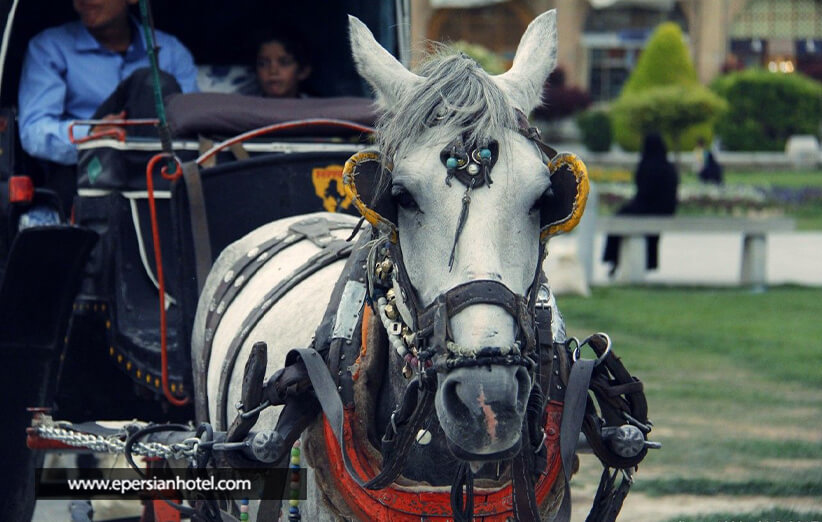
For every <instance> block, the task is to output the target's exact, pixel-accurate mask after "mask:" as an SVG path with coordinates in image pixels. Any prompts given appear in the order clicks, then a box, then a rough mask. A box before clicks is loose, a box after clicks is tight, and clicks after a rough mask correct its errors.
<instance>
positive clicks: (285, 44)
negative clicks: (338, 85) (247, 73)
mask: <svg viewBox="0 0 822 522" xmlns="http://www.w3.org/2000/svg"><path fill="white" fill-rule="evenodd" d="M259 41H260V44H259V45H258V46H257V62H256V69H257V81H258V83H259V85H260V91H261V94H262V95H263V96H265V97H266V98H301V97H305V96H306V95H305V93H303V92H302V91H301V89H300V83H302V82H303V81H304V80H306V79H307V78H308V77H309V76H310V75H311V60H310V56H309V54H308V49H307V48H306V46H305V45H304V44H303V43H302V42H301V41H299V40H298V39H297V38H296V37H294V36H293V35H290V34H288V33H285V32H283V33H278V34H276V35H271V36H268V37H265V38H261V39H260V40H259Z"/></svg>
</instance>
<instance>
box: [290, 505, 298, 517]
mask: <svg viewBox="0 0 822 522" xmlns="http://www.w3.org/2000/svg"><path fill="white" fill-rule="evenodd" d="M288 512H289V513H291V514H293V515H296V514H298V513H299V512H300V508H298V507H297V506H292V507H291V508H289V510H288Z"/></svg>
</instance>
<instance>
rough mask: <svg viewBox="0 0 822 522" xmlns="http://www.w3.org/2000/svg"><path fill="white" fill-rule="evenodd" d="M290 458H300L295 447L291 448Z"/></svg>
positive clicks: (298, 450)
mask: <svg viewBox="0 0 822 522" xmlns="http://www.w3.org/2000/svg"><path fill="white" fill-rule="evenodd" d="M291 456H292V457H299V456H300V448H298V447H296V446H295V447H293V448H291Z"/></svg>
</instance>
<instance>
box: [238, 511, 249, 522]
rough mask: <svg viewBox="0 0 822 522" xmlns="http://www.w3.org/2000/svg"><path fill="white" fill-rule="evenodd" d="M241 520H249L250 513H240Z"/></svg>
mask: <svg viewBox="0 0 822 522" xmlns="http://www.w3.org/2000/svg"><path fill="white" fill-rule="evenodd" d="M240 520H242V521H243V522H245V521H246V520H248V513H240Z"/></svg>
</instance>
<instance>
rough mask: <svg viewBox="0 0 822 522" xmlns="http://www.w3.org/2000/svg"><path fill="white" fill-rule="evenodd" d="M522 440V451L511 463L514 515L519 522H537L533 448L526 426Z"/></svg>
mask: <svg viewBox="0 0 822 522" xmlns="http://www.w3.org/2000/svg"><path fill="white" fill-rule="evenodd" d="M522 438H523V441H522V449H521V450H520V452H519V453H517V455H516V456H515V457H514V459H513V462H512V463H511V486H512V488H513V493H512V496H513V499H512V500H513V507H514V515H515V518H516V520H518V521H520V522H532V521H533V522H539V519H540V515H539V506H538V505H537V496H536V490H535V489H534V469H533V467H534V466H533V453H532V447H533V446H532V445H531V442H530V435H529V432H528V427H527V426H523V429H522Z"/></svg>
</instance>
